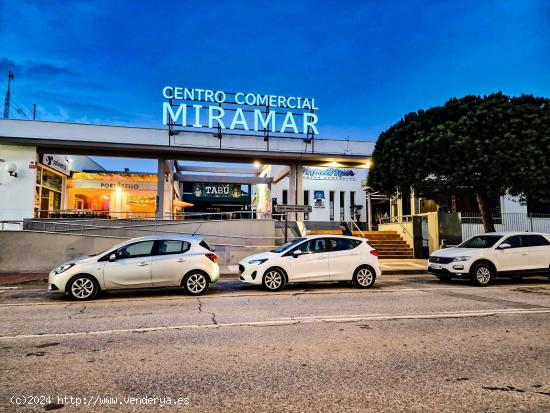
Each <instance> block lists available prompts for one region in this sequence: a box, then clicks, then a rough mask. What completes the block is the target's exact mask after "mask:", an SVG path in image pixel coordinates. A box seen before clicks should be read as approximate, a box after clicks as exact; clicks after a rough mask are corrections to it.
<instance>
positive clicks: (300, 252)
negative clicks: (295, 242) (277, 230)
mask: <svg viewBox="0 0 550 413" xmlns="http://www.w3.org/2000/svg"><path fill="white" fill-rule="evenodd" d="M302 254H303V252H302V250H294V251H293V252H292V256H293V257H294V258H298V257H299V256H300V255H302Z"/></svg>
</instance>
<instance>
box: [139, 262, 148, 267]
mask: <svg viewBox="0 0 550 413" xmlns="http://www.w3.org/2000/svg"><path fill="white" fill-rule="evenodd" d="M138 265H139V266H140V267H145V266H146V265H149V263H148V262H140V263H139V264H138Z"/></svg>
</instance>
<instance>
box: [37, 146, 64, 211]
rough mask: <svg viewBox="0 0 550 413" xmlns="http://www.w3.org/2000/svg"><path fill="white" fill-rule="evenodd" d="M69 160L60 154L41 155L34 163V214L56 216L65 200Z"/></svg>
mask: <svg viewBox="0 0 550 413" xmlns="http://www.w3.org/2000/svg"><path fill="white" fill-rule="evenodd" d="M70 171H71V169H70V162H69V161H68V159H67V158H65V157H64V156H61V155H42V156H41V159H40V162H39V163H38V164H37V165H36V185H35V192H34V211H35V216H36V217H40V218H54V217H57V215H58V213H57V212H56V211H59V210H60V209H62V207H63V204H64V200H65V187H66V180H67V176H68V175H69V174H70Z"/></svg>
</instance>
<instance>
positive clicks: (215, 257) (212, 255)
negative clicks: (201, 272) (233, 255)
mask: <svg viewBox="0 0 550 413" xmlns="http://www.w3.org/2000/svg"><path fill="white" fill-rule="evenodd" d="M205 255H206V256H207V257H208V259H209V260H210V261H212V262H215V263H217V262H218V256H217V255H216V254H205Z"/></svg>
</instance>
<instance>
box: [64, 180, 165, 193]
mask: <svg viewBox="0 0 550 413" xmlns="http://www.w3.org/2000/svg"><path fill="white" fill-rule="evenodd" d="M67 186H68V187H69V188H80V189H106V190H110V191H114V190H116V189H121V190H126V191H132V190H133V191H156V190H157V183H156V182H142V181H102V180H96V179H71V180H70V181H68V183H67Z"/></svg>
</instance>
